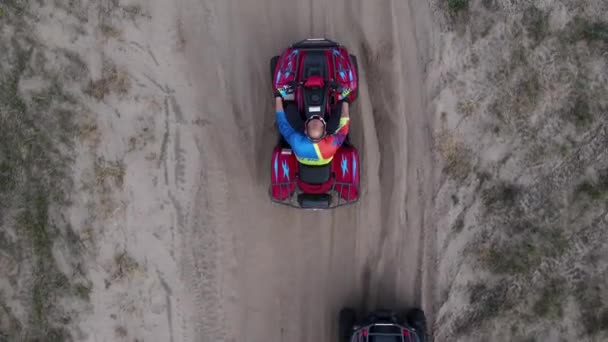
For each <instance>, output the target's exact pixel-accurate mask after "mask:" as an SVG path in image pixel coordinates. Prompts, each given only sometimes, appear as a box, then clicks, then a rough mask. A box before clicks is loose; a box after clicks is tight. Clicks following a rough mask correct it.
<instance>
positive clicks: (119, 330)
mask: <svg viewBox="0 0 608 342" xmlns="http://www.w3.org/2000/svg"><path fill="white" fill-rule="evenodd" d="M114 333H115V334H116V337H127V336H128V335H129V333H128V331H127V328H125V327H124V326H122V325H119V326H116V328H114Z"/></svg>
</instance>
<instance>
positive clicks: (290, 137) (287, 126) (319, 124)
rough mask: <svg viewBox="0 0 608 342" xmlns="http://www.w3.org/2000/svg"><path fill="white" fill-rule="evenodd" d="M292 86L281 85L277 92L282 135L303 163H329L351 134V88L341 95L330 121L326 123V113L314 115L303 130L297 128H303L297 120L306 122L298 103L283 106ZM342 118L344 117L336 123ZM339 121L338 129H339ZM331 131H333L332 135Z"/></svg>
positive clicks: (276, 99)
mask: <svg viewBox="0 0 608 342" xmlns="http://www.w3.org/2000/svg"><path fill="white" fill-rule="evenodd" d="M288 89H289V88H280V89H279V90H277V91H275V93H274V95H275V110H276V117H277V124H278V126H279V131H280V132H281V135H283V138H285V140H286V141H287V142H288V143H289V145H290V146H291V149H292V151H293V152H294V154H295V155H296V158H297V159H298V161H299V162H300V163H302V164H305V165H314V166H320V165H326V164H328V163H329V162H331V160H332V159H333V157H334V155H335V154H336V151H338V148H340V146H341V145H342V143H343V142H344V140H345V139H346V136H347V135H348V128H349V124H350V118H349V116H348V107H349V101H348V94H349V93H350V90H348V89H347V90H346V91H344V92H342V93H341V94H340V96H339V98H338V99H339V102H338V104H337V105H336V106H335V107H334V109H333V112H332V115H331V117H330V119H329V121H330V122H328V123H327V124H326V123H325V120H324V119H323V117H322V116H320V115H314V116H312V117H311V118H309V119H308V120H306V122H305V123H304V127H303V128H302V129H296V128H300V127H299V126H300V125H298V124H297V123H299V122H302V120H301V119H300V114H299V112H298V109H297V106H296V105H295V104H293V103H288V104H287V105H286V106H285V108H283V96H284V95H285V94H286V93H287V90H288ZM338 118H339V119H340V120H339V122H336V121H337V119H338ZM332 119H335V120H332ZM290 122H291V123H290ZM336 124H337V128H335V126H336ZM327 126H329V127H327ZM332 126H333V127H332ZM302 131H304V133H302ZM327 131H329V132H333V133H331V134H329V135H328V134H327V133H326V132H327Z"/></svg>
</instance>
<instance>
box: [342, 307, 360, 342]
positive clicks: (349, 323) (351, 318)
mask: <svg viewBox="0 0 608 342" xmlns="http://www.w3.org/2000/svg"><path fill="white" fill-rule="evenodd" d="M356 319H357V314H356V313H355V310H353V309H350V308H344V309H342V310H340V337H339V341H340V342H349V341H350V338H351V335H352V332H353V326H354V325H355V322H356Z"/></svg>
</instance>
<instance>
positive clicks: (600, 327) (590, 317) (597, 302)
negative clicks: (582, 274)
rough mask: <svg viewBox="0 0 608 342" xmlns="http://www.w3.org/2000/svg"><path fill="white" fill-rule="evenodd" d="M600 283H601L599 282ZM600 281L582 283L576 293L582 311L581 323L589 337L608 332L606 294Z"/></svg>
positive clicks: (593, 280) (591, 280) (577, 287)
mask: <svg viewBox="0 0 608 342" xmlns="http://www.w3.org/2000/svg"><path fill="white" fill-rule="evenodd" d="M598 281H599V282H598ZM600 283H601V281H600V280H599V279H585V280H584V281H580V282H579V283H578V284H577V286H576V288H575V291H574V294H575V296H576V299H577V300H578V304H579V309H580V311H581V323H582V324H583V327H584V328H585V331H586V332H587V333H588V334H589V335H594V334H596V333H598V332H601V331H605V332H608V307H606V306H605V305H604V304H603V300H602V297H604V296H605V293H603V291H602V286H600V285H598V284H600Z"/></svg>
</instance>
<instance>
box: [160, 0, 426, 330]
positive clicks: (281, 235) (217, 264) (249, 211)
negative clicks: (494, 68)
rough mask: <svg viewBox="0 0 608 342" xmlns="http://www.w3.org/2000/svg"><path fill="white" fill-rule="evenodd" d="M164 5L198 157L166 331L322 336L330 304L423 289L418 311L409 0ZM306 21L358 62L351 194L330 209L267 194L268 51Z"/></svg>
mask: <svg viewBox="0 0 608 342" xmlns="http://www.w3.org/2000/svg"><path fill="white" fill-rule="evenodd" d="M380 3H381V4H380ZM176 9H177V13H178V18H177V25H178V29H177V31H178V32H177V34H178V36H179V39H181V41H182V43H183V54H184V56H185V58H184V62H183V63H182V64H181V65H180V66H179V69H180V71H181V72H183V74H184V75H185V77H186V81H187V83H188V84H189V85H190V88H191V89H192V92H191V93H190V94H186V95H184V94H181V95H177V98H178V101H184V102H190V103H191V106H188V107H189V108H195V109H194V110H183V111H182V113H180V115H182V116H183V117H184V120H185V122H190V121H196V122H202V123H203V124H201V125H196V126H194V125H193V126H192V127H191V128H190V129H191V131H190V132H188V133H187V134H188V135H189V136H192V137H193V139H194V141H195V143H196V146H197V151H196V153H198V154H199V156H197V157H189V156H185V158H186V160H188V162H189V163H192V162H195V161H196V162H198V163H199V165H194V166H192V165H190V166H189V167H191V168H196V169H197V174H196V175H195V176H194V177H190V178H189V177H185V181H184V184H183V186H184V187H186V188H188V189H191V191H186V193H187V194H188V195H187V196H190V198H186V199H182V201H190V202H189V203H190V204H189V205H188V206H187V207H183V208H182V211H187V213H183V216H184V220H183V221H184V222H183V227H182V228H181V229H182V230H181V231H182V232H183V237H182V240H183V243H182V246H181V247H180V253H181V257H180V258H181V259H180V262H181V263H182V265H183V268H182V270H181V272H180V273H181V277H182V281H183V282H184V283H185V284H186V286H187V290H186V291H184V292H183V293H182V294H181V295H178V303H179V304H178V306H179V307H178V308H177V311H178V312H183V313H184V315H183V316H181V315H179V317H178V318H177V319H176V322H175V323H174V324H173V326H172V327H171V329H173V330H174V332H175V334H173V336H175V337H176V339H180V338H179V337H177V336H180V337H181V339H183V340H184V341H223V340H226V341H331V340H334V339H335V336H336V334H337V332H336V330H337V325H336V322H337V313H338V310H339V309H340V307H342V306H344V305H350V306H354V307H357V308H358V309H365V308H374V307H377V306H390V307H406V306H409V305H420V304H422V305H424V307H425V309H427V311H429V313H432V304H431V301H429V300H428V299H429V298H432V296H433V294H432V291H433V290H432V287H431V286H430V285H429V284H432V281H430V280H432V272H431V273H427V272H423V270H424V269H430V268H432V257H431V255H432V254H431V253H430V252H429V251H430V250H432V243H433V238H432V237H433V233H432V232H433V231H434V227H433V223H432V221H431V220H430V218H429V217H428V213H429V212H430V204H431V196H432V192H433V188H432V179H431V175H432V171H433V169H432V168H433V164H432V159H431V151H430V145H431V143H430V127H429V121H430V120H429V119H427V113H426V111H425V99H424V94H425V89H424V84H423V82H422V79H423V61H424V59H425V58H426V54H427V52H426V49H427V47H426V46H425V43H424V41H425V40H424V38H425V36H424V34H425V32H424V25H422V24H424V22H425V20H426V19H425V18H427V16H428V15H429V13H428V9H427V8H426V5H425V4H424V2H423V1H413V0H412V1H409V2H401V1H381V2H370V1H363V0H359V1H347V0H341V1H320V0H318V1H317V0H313V1H297V2H296V1H293V2H289V1H270V0H264V1H255V2H247V3H245V2H243V1H235V0H229V1H201V0H196V1H195V0H180V1H178V2H176ZM310 36H315V37H316V36H327V37H328V38H332V39H335V40H337V41H339V42H341V43H343V44H345V45H346V46H347V47H348V48H349V49H350V50H351V51H352V53H355V54H356V55H357V56H358V58H359V68H360V72H361V77H362V82H361V96H360V99H359V100H358V103H356V105H354V108H353V111H352V118H353V119H352V122H353V126H352V132H353V133H352V136H353V142H354V143H355V144H356V146H357V147H358V148H359V149H360V152H361V164H362V170H361V171H362V183H363V184H362V199H361V201H360V203H358V204H357V205H355V206H352V207H347V208H342V209H338V210H335V211H331V212H304V211H298V210H295V209H288V208H283V207H279V206H275V205H272V204H271V203H270V202H269V200H268V197H267V186H268V181H269V160H270V153H271V149H272V146H273V144H274V142H275V139H276V133H275V131H274V130H273V121H274V115H273V110H272V102H271V101H272V97H271V94H270V91H269V88H270V85H269V84H270V81H269V79H268V69H269V68H268V61H269V58H270V57H271V56H272V55H274V54H278V53H279V52H280V50H281V49H282V48H284V47H286V46H287V45H288V44H290V43H291V42H293V41H296V40H300V39H303V38H306V37H310ZM180 97H181V99H180ZM182 129H184V128H182ZM182 135H183V134H182ZM198 173H200V174H198ZM178 201H179V200H178ZM425 247H426V248H425ZM180 297H181V298H180Z"/></svg>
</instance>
